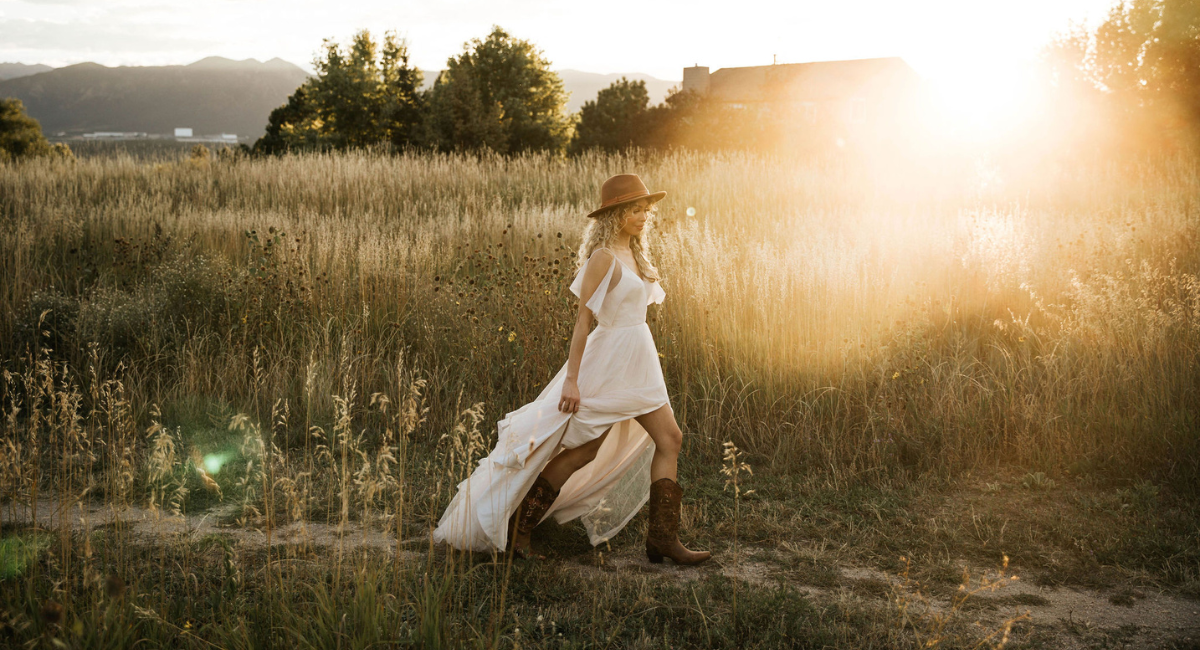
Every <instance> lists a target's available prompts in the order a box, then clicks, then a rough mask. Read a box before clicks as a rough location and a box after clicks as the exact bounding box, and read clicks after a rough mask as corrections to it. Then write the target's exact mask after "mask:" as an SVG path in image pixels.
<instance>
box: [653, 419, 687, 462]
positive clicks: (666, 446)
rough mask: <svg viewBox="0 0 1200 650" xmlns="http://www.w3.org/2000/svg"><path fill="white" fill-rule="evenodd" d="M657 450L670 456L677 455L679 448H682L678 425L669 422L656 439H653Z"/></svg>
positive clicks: (681, 436)
mask: <svg viewBox="0 0 1200 650" xmlns="http://www.w3.org/2000/svg"><path fill="white" fill-rule="evenodd" d="M654 443H655V445H656V446H657V447H658V450H659V451H660V452H662V453H664V454H667V455H670V456H678V455H679V450H680V449H682V448H683V432H682V431H680V430H679V425H678V424H675V423H674V422H671V425H670V426H668V427H664V430H663V431H661V432H660V433H659V436H658V439H657V440H655V441H654Z"/></svg>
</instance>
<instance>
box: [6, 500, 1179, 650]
mask: <svg viewBox="0 0 1200 650" xmlns="http://www.w3.org/2000/svg"><path fill="white" fill-rule="evenodd" d="M0 508H2V510H0V513H2V515H3V521H4V523H6V524H10V523H20V524H29V523H31V522H32V520H33V513H32V511H31V509H30V508H29V507H28V505H27V504H21V505H18V504H4V505H3V506H0ZM235 512H236V505H223V506H220V507H217V508H214V509H212V510H209V511H207V512H204V513H200V514H191V515H186V516H183V517H177V516H171V515H168V514H165V513H162V512H152V511H150V510H146V509H143V508H139V507H127V508H125V509H123V510H120V511H114V510H113V509H112V508H109V507H104V506H88V505H83V504H76V505H74V506H73V507H70V508H68V509H67V511H66V512H65V513H64V512H62V511H60V506H59V504H58V503H57V502H54V501H51V500H48V499H47V500H41V501H39V502H38V508H37V520H38V523H39V525H40V526H41V527H42V528H44V529H49V530H54V529H58V528H59V527H60V525H61V523H62V521H63V518H64V517H66V518H67V521H68V525H69V526H70V529H71V530H72V531H77V532H83V531H92V530H95V529H98V528H102V527H106V526H111V525H113V524H114V523H116V522H118V521H119V522H121V523H123V524H124V525H126V526H128V528H127V532H128V533H129V534H130V535H132V536H133V537H134V538H140V539H144V540H145V541H146V542H147V543H153V542H154V541H155V540H159V539H162V538H164V537H179V536H183V537H186V538H188V539H192V540H198V539H201V538H203V537H205V536H208V535H213V534H217V535H222V536H224V537H226V538H227V539H229V540H230V541H231V542H233V543H235V544H238V545H240V546H242V547H243V548H251V549H253V548H265V547H266V546H267V543H268V537H267V533H266V532H265V531H263V530H261V529H258V528H254V527H249V526H237V525H230V524H227V523H224V522H228V521H229V520H230V519H232V517H233V515H234V513H235ZM339 540H340V543H341V544H343V550H345V551H351V550H354V549H360V548H364V547H367V548H372V549H376V550H379V551H382V552H385V553H393V552H395V551H396V549H397V548H402V549H405V550H402V551H401V552H403V553H405V554H409V555H412V556H413V557H414V558H423V557H424V553H425V552H424V551H423V550H421V549H422V548H423V546H424V545H426V544H427V543H428V540H427V539H425V538H412V539H406V540H403V541H401V543H400V544H397V543H396V537H395V536H394V535H393V534H391V533H389V532H383V531H380V530H375V529H370V528H367V529H364V528H362V527H360V526H359V525H358V524H353V523H351V524H347V526H346V527H345V529H344V530H342V531H339V530H338V527H337V526H333V525H329V524H324V523H319V522H300V523H293V524H288V525H286V526H282V527H279V528H276V529H275V530H273V531H272V532H271V536H270V543H271V545H272V546H280V545H296V544H307V545H311V546H314V547H325V548H336V547H337V545H338V544H339ZM408 549H411V550H408ZM640 550H641V549H640V548H639V547H636V545H626V546H625V547H624V548H619V549H616V550H614V551H612V552H608V553H601V554H598V555H597V556H592V555H590V554H589V555H587V556H586V559H581V560H563V561H562V563H563V565H564V569H566V570H571V571H575V572H577V573H579V574H580V576H581V577H583V578H589V577H592V578H594V577H597V576H598V575H601V574H606V573H607V574H612V573H621V574H640V575H652V576H659V577H661V578H662V579H666V580H677V581H682V582H688V581H694V580H699V579H700V578H702V577H703V576H705V575H707V574H709V573H712V572H717V573H720V574H721V575H724V576H726V577H728V578H732V579H738V580H741V581H744V582H746V583H748V584H751V585H758V586H764V587H765V586H775V585H776V584H777V583H778V582H780V581H784V582H787V583H788V584H790V585H791V586H792V587H793V588H795V589H797V590H798V591H800V592H801V593H804V594H805V595H807V596H808V597H809V598H812V599H814V600H815V601H817V602H822V601H826V602H827V601H832V600H836V599H846V598H858V599H861V600H865V601H878V602H879V604H881V605H882V604H886V603H887V602H888V601H889V599H891V598H893V597H894V595H895V594H896V593H897V590H900V591H901V592H902V593H906V594H908V595H909V597H910V598H911V600H910V602H911V603H912V605H911V609H910V611H912V612H914V613H915V614H917V615H922V614H923V615H928V616H957V617H963V618H965V619H966V620H969V621H978V622H979V623H980V624H982V625H984V626H985V627H988V628H991V629H997V628H999V627H1002V626H1003V624H1004V622H1005V621H1006V620H1010V619H1012V618H1015V617H1018V616H1021V615H1026V616H1027V620H1028V622H1027V623H1026V624H1025V626H1024V627H1025V628H1026V629H1027V630H1028V632H1027V634H1028V635H1029V636H1030V637H1032V638H1036V639H1039V640H1042V641H1044V642H1045V644H1046V645H1047V646H1048V647H1054V648H1086V647H1095V646H1097V645H1103V646H1104V647H1122V646H1124V647H1130V648H1142V647H1150V648H1153V647H1162V646H1164V645H1167V644H1171V643H1175V644H1177V645H1176V646H1175V647H1193V645H1195V644H1200V601H1196V600H1190V599H1187V598H1182V597H1179V596H1176V595H1172V594H1169V593H1165V592H1155V591H1153V590H1147V589H1144V588H1136V589H1134V588H1129V589H1119V590H1116V591H1113V592H1098V591H1094V590H1089V589H1075V588H1070V587H1060V588H1055V587H1043V586H1038V585H1036V584H1034V583H1033V581H1032V580H1028V579H1025V580H1015V581H1006V582H1005V583H1004V585H1003V586H1001V587H999V588H998V589H996V590H994V591H985V592H981V593H979V594H977V595H974V596H971V597H970V598H968V599H967V605H966V606H964V607H962V608H961V609H960V610H958V611H953V610H952V608H951V607H950V598H949V597H948V596H947V595H943V594H934V595H930V594H928V593H925V594H924V595H923V596H917V595H916V594H917V590H916V589H914V588H912V587H909V588H904V587H903V580H902V578H901V577H900V576H897V575H894V574H890V573H887V572H883V571H879V570H877V569H874V568H871V567H866V566H839V567H835V568H834V569H835V570H834V572H833V573H832V574H831V575H832V576H834V577H833V578H827V579H825V580H822V581H821V584H819V585H813V584H804V583H803V582H802V581H797V580H795V579H794V578H793V577H790V576H789V575H788V572H786V571H780V570H779V567H780V566H781V565H780V564H779V563H773V562H769V561H763V560H762V559H760V558H762V557H764V556H770V555H771V554H773V553H778V551H777V550H774V549H743V551H742V552H741V553H739V557H740V558H743V559H737V560H736V561H735V558H733V557H731V555H732V554H731V553H726V554H724V556H723V557H722V556H718V557H716V558H714V559H713V560H712V561H710V562H708V563H706V564H705V565H702V566H701V567H696V568H684V567H675V566H673V565H670V564H660V565H656V564H651V563H650V562H648V561H647V560H646V558H645V556H644V555H643V554H642V553H641V552H640ZM748 551H752V553H751V552H748ZM751 557H753V558H755V559H750V558H751ZM596 558H599V559H598V560H597V559H596ZM1010 569H1012V570H1013V571H1016V572H1018V573H1019V567H1010ZM994 577H995V576H993V578H994ZM1114 644H1115V646H1114Z"/></svg>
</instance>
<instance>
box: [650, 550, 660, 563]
mask: <svg viewBox="0 0 1200 650" xmlns="http://www.w3.org/2000/svg"><path fill="white" fill-rule="evenodd" d="M646 557H647V558H648V559H649V560H650V563H651V564H662V561H663V556H662V555H660V554H658V553H651V552H650V551H646Z"/></svg>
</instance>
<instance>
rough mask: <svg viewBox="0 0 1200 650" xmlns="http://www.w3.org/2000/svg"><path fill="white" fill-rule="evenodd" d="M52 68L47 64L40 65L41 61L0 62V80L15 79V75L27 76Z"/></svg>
mask: <svg viewBox="0 0 1200 650" xmlns="http://www.w3.org/2000/svg"><path fill="white" fill-rule="evenodd" d="M53 69H54V68H51V67H50V66H48V65H42V64H41V63H34V64H33V65H27V64H24V63H0V81H4V80H5V79H16V78H17V77H27V76H29V75H31V74H37V73H39V72H48V71H50V70H53Z"/></svg>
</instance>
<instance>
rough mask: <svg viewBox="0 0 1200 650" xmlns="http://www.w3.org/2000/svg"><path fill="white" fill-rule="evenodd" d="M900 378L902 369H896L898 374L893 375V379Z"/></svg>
mask: <svg viewBox="0 0 1200 650" xmlns="http://www.w3.org/2000/svg"><path fill="white" fill-rule="evenodd" d="M899 378H900V371H896V374H894V375H892V379H899Z"/></svg>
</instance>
